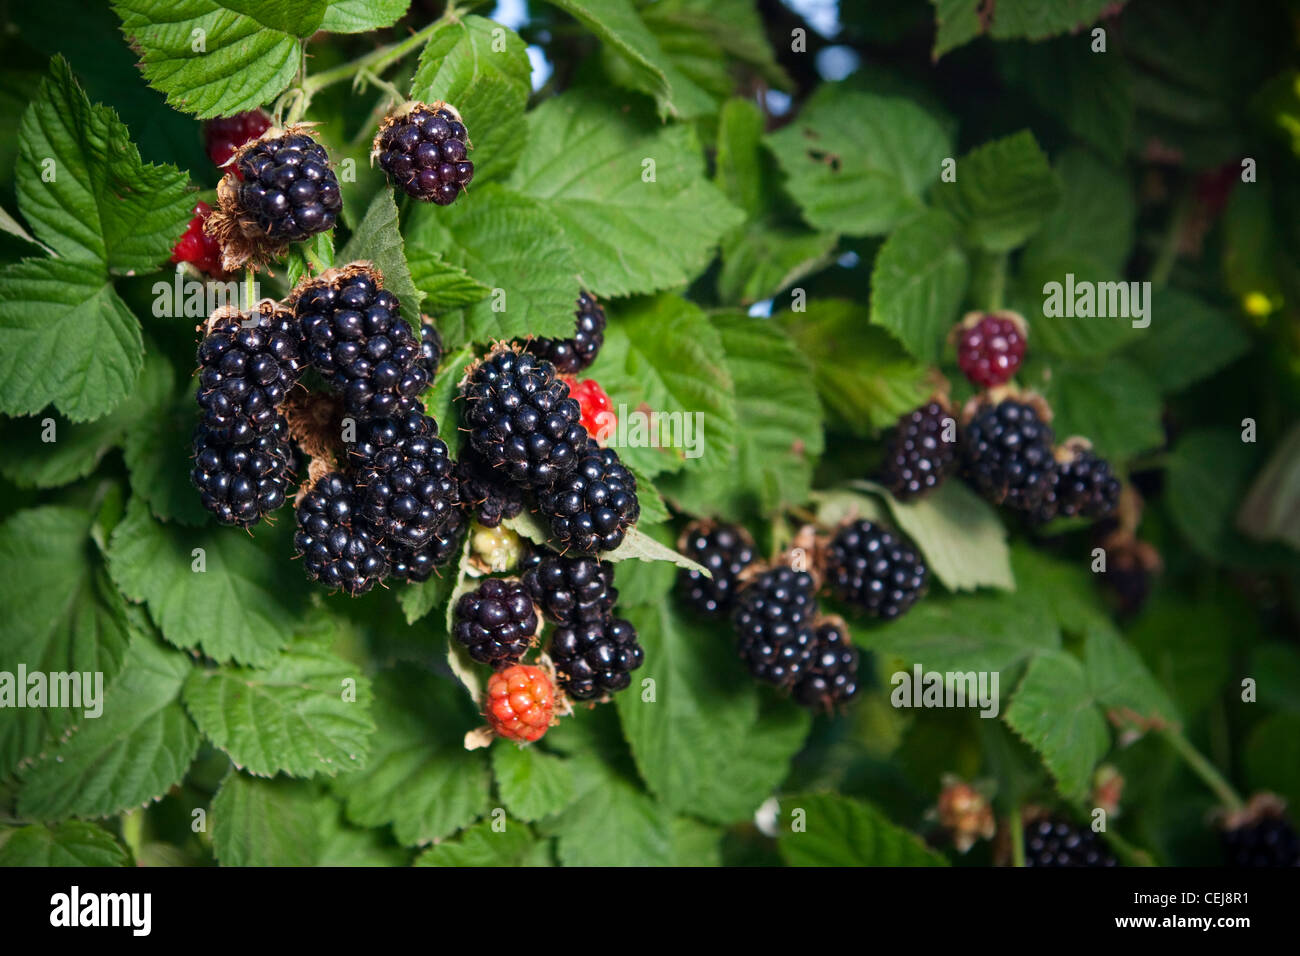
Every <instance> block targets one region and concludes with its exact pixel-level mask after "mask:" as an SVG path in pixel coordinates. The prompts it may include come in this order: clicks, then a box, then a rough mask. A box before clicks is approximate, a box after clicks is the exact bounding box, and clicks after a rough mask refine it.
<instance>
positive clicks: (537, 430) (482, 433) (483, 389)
mask: <svg viewBox="0 0 1300 956" xmlns="http://www.w3.org/2000/svg"><path fill="white" fill-rule="evenodd" d="M461 394H462V396H463V398H464V400H465V414H464V424H465V426H466V427H467V428H468V429H469V430H470V442H471V444H473V446H474V449H475V450H476V451H477V452H478V453H479V454H480V455H481V456H482V457H483V461H484V463H485V464H487V466H488V467H489V468H491V469H493V470H494V471H498V472H500V473H501V474H503V475H504V476H505V477H506V478H507V479H509V480H510V481H512V482H514V483H515V484H517V485H520V486H522V487H524V488H531V489H539V488H547V487H549V486H551V485H553V484H555V482H557V481H558V480H559V479H561V478H563V477H564V476H565V475H567V474H568V473H569V472H571V471H572V470H573V469H574V467H575V466H576V465H577V463H578V455H579V453H580V452H582V451H583V450H584V449H585V448H586V446H587V430H586V429H585V428H583V427H582V422H581V414H582V412H581V409H580V408H579V407H578V403H577V402H576V401H575V400H574V399H572V398H570V397H569V386H568V385H566V384H565V383H564V382H562V381H561V380H560V379H559V378H557V377H556V375H555V366H554V365H552V364H551V363H550V362H548V361H546V360H545V359H541V358H537V357H536V356H534V355H530V354H528V353H527V352H516V351H515V350H513V349H511V348H510V347H508V346H502V347H498V348H497V349H496V350H494V351H493V352H491V353H489V354H488V356H487V357H486V358H484V359H483V361H482V362H480V363H479V364H478V365H476V366H475V367H474V368H473V369H472V370H471V371H470V373H469V376H468V378H467V379H466V380H465V385H464V387H463V389H462V393H461Z"/></svg>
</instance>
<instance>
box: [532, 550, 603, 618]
mask: <svg viewBox="0 0 1300 956" xmlns="http://www.w3.org/2000/svg"><path fill="white" fill-rule="evenodd" d="M523 580H524V585H525V586H526V587H527V588H528V593H529V594H530V595H532V598H533V601H535V602H536V603H537V605H538V607H540V608H541V609H542V615H543V616H544V617H545V618H546V619H547V620H548V621H550V622H551V623H552V624H559V625H562V626H564V627H576V626H578V625H580V624H590V623H595V622H600V621H604V620H606V619H608V618H609V616H610V614H611V613H612V611H613V610H614V602H616V601H617V600H618V589H617V588H616V587H614V566H613V565H612V564H609V563H608V562H604V561H599V560H597V559H596V558H585V557H584V558H568V557H565V556H564V555H560V554H548V555H545V556H540V555H539V556H537V557H536V558H535V559H533V560H530V561H529V562H528V568H527V570H526V571H525V572H524V578H523Z"/></svg>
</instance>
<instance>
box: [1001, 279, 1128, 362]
mask: <svg viewBox="0 0 1300 956" xmlns="http://www.w3.org/2000/svg"><path fill="white" fill-rule="evenodd" d="M1131 291H1133V286H1131V285H1129V283H1127V282H1125V281H1123V277H1122V274H1121V273H1120V272H1119V271H1116V270H1111V269H1110V268H1108V267H1105V266H1102V265H1099V264H1098V263H1096V262H1094V261H1092V260H1091V259H1087V258H1082V257H1078V256H1075V257H1068V254H1067V258H1063V259H1052V260H1046V259H1035V258H1030V259H1027V260H1026V261H1025V262H1024V263H1023V267H1022V269H1021V270H1020V273H1019V275H1017V276H1016V279H1015V282H1014V284H1013V285H1012V287H1011V289H1010V290H1008V292H1009V297H1010V303H1009V304H1010V306H1011V307H1012V308H1013V309H1015V310H1016V311H1019V312H1020V313H1021V314H1022V315H1023V316H1025V318H1026V319H1028V321H1029V340H1030V341H1031V342H1032V343H1033V348H1035V349H1042V350H1043V351H1044V352H1049V353H1051V354H1052V355H1055V356H1059V357H1060V358H1063V359H1068V360H1071V361H1074V360H1087V359H1091V358H1098V357H1102V356H1110V355H1112V354H1113V353H1115V352H1116V351H1118V350H1120V349H1122V348H1124V347H1125V346H1126V345H1128V344H1129V343H1131V342H1133V341H1134V340H1135V339H1137V338H1138V337H1139V336H1140V335H1142V334H1143V333H1142V332H1141V331H1139V330H1138V329H1135V328H1134V327H1133V322H1134V320H1135V318H1136V315H1135V310H1134V304H1135V302H1136V300H1134V299H1133V298H1132V296H1130V294H1129V293H1130V292H1131ZM1081 295H1082V296H1083V300H1082V302H1081V301H1080V296H1081ZM1089 303H1091V304H1089ZM1049 304H1050V308H1051V311H1052V312H1053V313H1056V314H1053V315H1048V314H1046V313H1047V311H1048V309H1049ZM1147 307H1148V309H1149V308H1150V301H1149V300H1148V302H1147ZM1085 311H1086V312H1090V313H1091V314H1088V315H1080V314H1078V313H1080V312H1085ZM1102 311H1104V312H1105V313H1106V314H1105V315H1099V314H1097V313H1099V312H1102ZM1071 312H1073V313H1074V314H1069V313H1071ZM1149 316H1150V313H1149V312H1148V317H1149Z"/></svg>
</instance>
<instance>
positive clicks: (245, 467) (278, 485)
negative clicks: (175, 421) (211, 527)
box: [190, 416, 293, 528]
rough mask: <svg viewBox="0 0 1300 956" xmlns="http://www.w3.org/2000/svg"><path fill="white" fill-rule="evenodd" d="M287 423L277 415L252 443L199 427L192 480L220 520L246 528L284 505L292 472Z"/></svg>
mask: <svg viewBox="0 0 1300 956" xmlns="http://www.w3.org/2000/svg"><path fill="white" fill-rule="evenodd" d="M288 436H289V426H288V423H287V422H285V420H284V419H283V418H281V417H279V416H277V417H276V419H275V420H274V421H273V422H271V424H270V425H269V426H268V427H267V428H265V429H264V430H263V431H262V433H261V434H260V435H259V436H258V437H257V438H255V439H254V440H253V441H251V442H247V443H245V444H242V445H234V444H230V443H229V442H224V441H221V440H220V439H218V438H216V437H215V436H214V435H213V434H212V432H210V431H208V429H206V428H204V427H202V426H200V427H199V428H198V429H197V431H196V433H195V437H194V468H193V470H192V471H191V472H190V479H191V480H192V481H193V482H194V487H196V488H198V490H199V494H200V499H201V500H202V502H203V507H204V508H206V509H207V510H208V511H210V512H211V513H212V514H213V515H214V516H215V517H216V519H217V521H218V522H220V523H221V524H226V525H240V526H241V527H244V528H247V527H250V526H252V525H255V524H257V522H259V521H261V520H262V518H264V517H265V516H266V515H268V514H270V513H271V512H272V511H275V510H276V509H277V508H279V507H281V506H282V505H284V502H285V494H286V492H287V491H288V487H289V478H290V475H291V473H292V471H293V449H292V448H291V447H290V446H289V443H288Z"/></svg>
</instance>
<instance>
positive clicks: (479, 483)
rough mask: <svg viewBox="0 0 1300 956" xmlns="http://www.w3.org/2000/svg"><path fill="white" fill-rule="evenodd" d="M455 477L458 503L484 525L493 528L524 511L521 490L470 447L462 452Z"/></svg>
mask: <svg viewBox="0 0 1300 956" xmlns="http://www.w3.org/2000/svg"><path fill="white" fill-rule="evenodd" d="M456 478H457V480H458V481H459V482H460V502H461V504H462V505H464V506H465V507H466V508H468V509H470V511H471V512H472V513H473V515H474V518H475V519H476V520H477V521H478V523H479V524H481V525H482V526H483V527H485V528H495V527H496V526H497V525H499V524H500V523H501V522H502V521H504V520H505V519H507V518H513V517H514V516H515V515H517V514H519V512H521V511H523V510H524V493H523V490H522V489H520V488H519V487H518V486H517V485H514V484H512V483H511V482H509V481H507V480H506V478H505V475H504V474H502V473H501V472H497V471H493V470H492V469H491V468H490V467H488V465H487V463H486V462H484V461H483V458H482V456H481V455H479V453H478V452H476V451H475V450H474V449H473V448H472V447H470V448H465V449H463V450H462V451H461V456H460V461H459V462H458V463H457V465H456Z"/></svg>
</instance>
